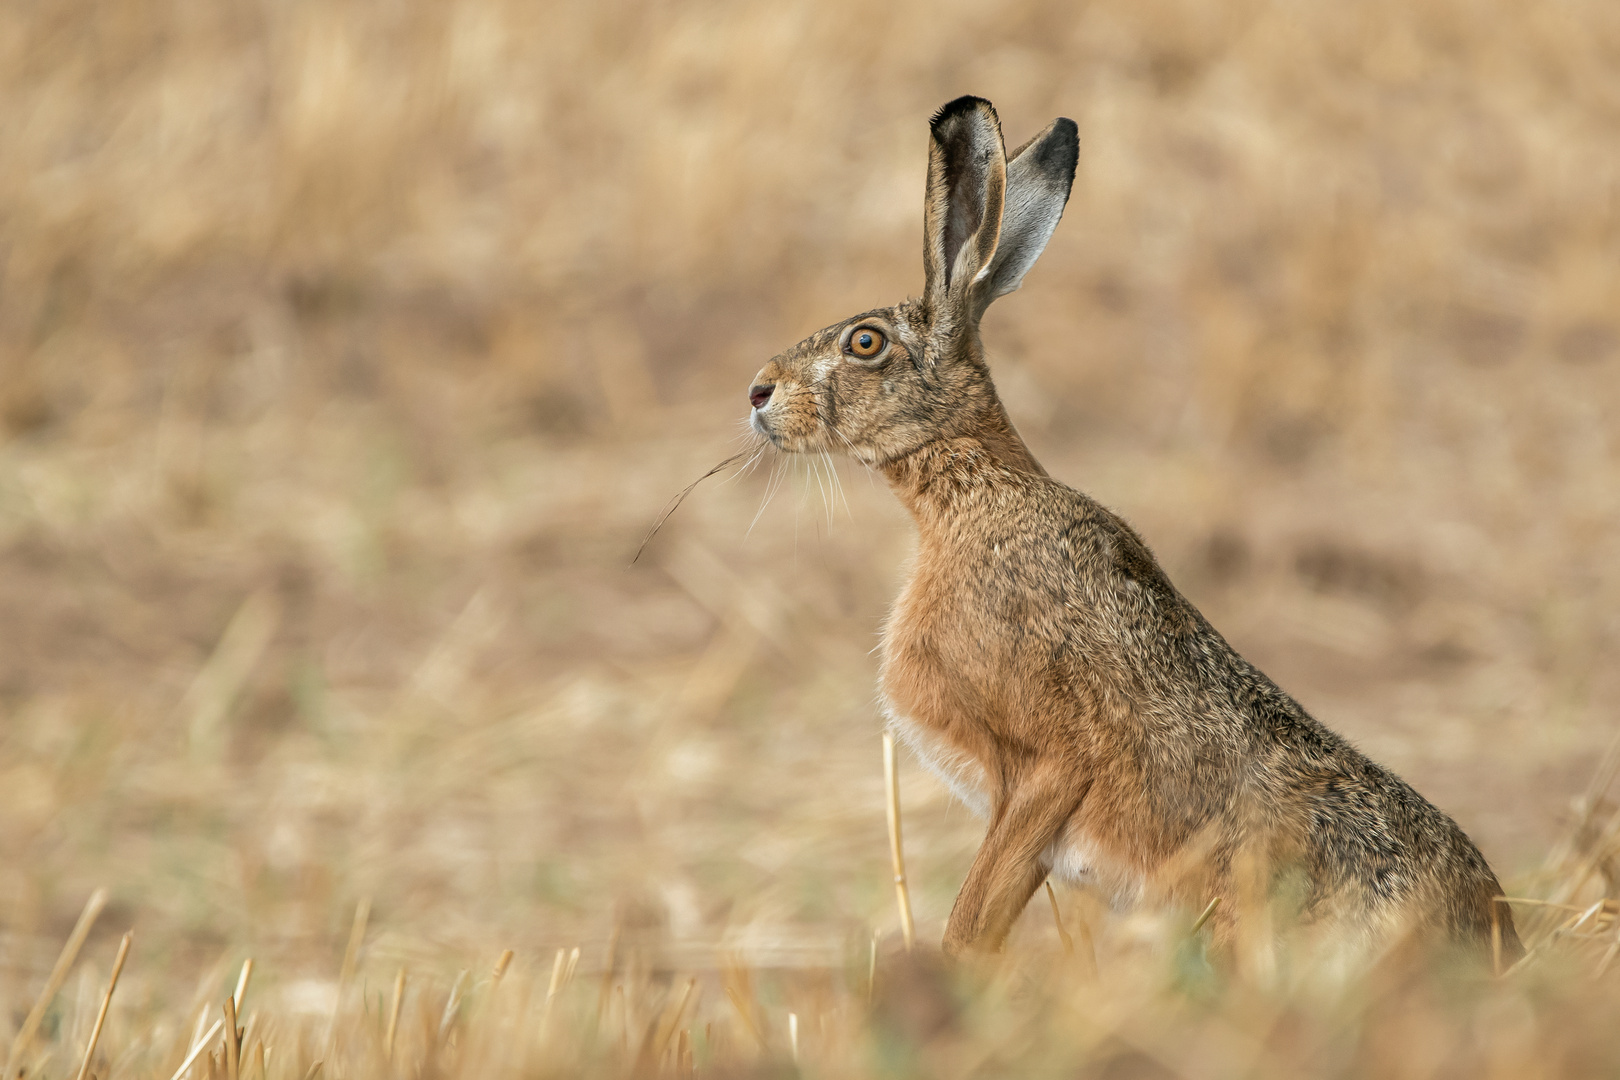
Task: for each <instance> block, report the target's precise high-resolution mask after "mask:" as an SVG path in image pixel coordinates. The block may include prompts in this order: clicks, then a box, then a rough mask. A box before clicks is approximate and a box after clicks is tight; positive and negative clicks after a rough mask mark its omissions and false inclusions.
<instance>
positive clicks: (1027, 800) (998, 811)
mask: <svg viewBox="0 0 1620 1080" xmlns="http://www.w3.org/2000/svg"><path fill="white" fill-rule="evenodd" d="M1084 794H1085V785H1084V783H1083V782H1082V781H1080V780H1079V778H1078V777H1076V776H1075V775H1074V772H1073V770H1072V769H1070V768H1065V767H1059V766H1047V767H1037V768H1036V769H1034V770H1032V771H1030V772H1028V773H1025V774H1023V775H1021V776H1020V777H1018V779H1017V781H1016V783H1015V785H1014V786H1013V787H1012V790H1011V792H1010V793H1009V794H1008V795H1007V797H1005V798H1004V799H1002V800H1001V801H1000V802H999V804H998V805H997V806H996V808H995V813H994V815H993V817H992V818H991V821H990V829H989V831H988V832H987V833H986V834H985V837H984V843H983V845H981V846H980V848H979V854H978V855H977V856H975V857H974V859H973V868H972V869H971V870H969V871H968V876H967V880H966V881H964V882H963V883H962V891H961V892H959V893H957V894H956V904H955V905H954V906H953V907H952V908H951V918H950V921H949V922H947V923H946V925H945V941H944V949H945V952H946V954H947V955H950V956H956V955H959V954H961V953H963V952H966V951H969V950H972V951H976V952H995V951H996V950H998V949H1000V948H1001V943H1002V942H1003V941H1004V940H1006V937H1007V932H1008V931H1009V930H1011V929H1012V924H1013V922H1014V921H1016V920H1017V918H1018V916H1019V913H1021V912H1022V911H1023V910H1024V905H1025V904H1027V903H1028V902H1029V898H1030V896H1031V895H1033V894H1034V892H1035V890H1036V889H1038V888H1040V885H1041V881H1042V880H1043V879H1044V878H1045V877H1046V872H1047V866H1046V864H1045V863H1044V862H1042V861H1041V854H1042V852H1044V851H1045V850H1046V849H1047V846H1048V845H1050V844H1051V842H1052V840H1053V839H1054V838H1055V837H1056V836H1057V834H1058V832H1059V830H1061V829H1062V828H1063V825H1064V823H1065V822H1067V821H1068V820H1069V818H1070V817H1071V816H1073V814H1074V812H1075V811H1076V810H1077V809H1079V806H1080V800H1081V798H1082V797H1083V796H1084Z"/></svg>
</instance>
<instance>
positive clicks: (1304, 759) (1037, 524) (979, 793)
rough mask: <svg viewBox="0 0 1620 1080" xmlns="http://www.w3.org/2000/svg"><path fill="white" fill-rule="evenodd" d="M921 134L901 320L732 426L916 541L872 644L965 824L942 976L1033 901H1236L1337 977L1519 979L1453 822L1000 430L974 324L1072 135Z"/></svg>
mask: <svg viewBox="0 0 1620 1080" xmlns="http://www.w3.org/2000/svg"><path fill="white" fill-rule="evenodd" d="M931 129H932V135H933V138H932V142H931V145H930V147H929V154H928V184H927V191H926V196H925V203H924V243H923V266H924V271H925V282H926V284H925V287H924V291H923V295H922V296H921V297H920V298H917V299H911V300H907V301H906V302H905V303H902V304H898V305H896V306H893V307H884V308H875V309H873V310H871V311H868V312H865V313H864V314H860V315H856V316H854V317H852V318H849V319H845V320H844V321H842V322H840V323H837V324H835V325H833V326H830V327H828V328H827V329H825V330H821V331H819V332H817V333H815V334H812V335H811V336H810V337H808V338H806V339H805V340H804V341H801V342H800V343H799V344H797V345H795V346H793V347H792V348H791V349H788V350H787V351H785V352H783V353H782V354H781V355H779V356H777V357H776V358H774V359H773V360H771V361H770V362H769V363H768V364H766V365H765V367H764V368H763V369H762V370H761V371H760V372H759V374H758V376H757V377H756V378H755V379H754V382H753V385H752V386H751V387H750V389H749V401H750V404H751V406H752V413H751V424H752V426H753V428H754V430H755V431H757V432H758V433H759V434H761V435H763V436H764V437H765V438H766V439H768V440H769V441H770V442H771V443H773V444H774V445H775V446H776V447H777V448H778V449H780V450H783V451H789V452H819V451H824V450H841V451H843V452H844V453H846V454H848V455H850V456H852V457H854V458H855V459H857V460H858V461H861V462H863V463H864V464H866V465H867V466H869V467H871V468H872V469H874V470H877V471H879V472H881V473H882V474H883V475H884V476H885V477H886V478H887V479H888V482H889V484H890V486H891V487H892V489H893V490H894V492H895V494H896V495H897V496H898V497H899V499H900V501H901V502H902V503H904V504H905V506H906V508H907V509H908V510H909V511H910V512H911V515H912V517H913V518H914V520H915V523H916V528H917V534H918V543H917V550H916V555H915V561H914V562H913V564H912V566H911V568H910V573H909V580H908V581H907V582H906V585H905V587H904V589H903V591H902V592H901V594H900V597H899V600H898V601H897V602H896V604H895V606H894V608H893V610H892V612H891V614H890V617H889V619H888V621H887V625H886V627H885V629H884V633H883V645H882V664H881V687H882V697H883V701H884V704H885V709H886V713H887V716H888V722H889V723H890V725H891V726H892V729H893V730H894V731H895V733H896V734H897V735H898V736H899V737H900V739H901V740H902V741H903V742H905V743H906V744H908V745H909V746H910V747H911V748H912V749H913V750H914V751H915V752H916V753H917V755H918V756H919V757H920V758H921V759H922V760H923V762H924V763H925V764H927V765H928V766H929V767H930V768H932V769H933V770H934V771H935V772H936V773H937V774H938V775H939V776H940V777H941V778H942V779H943V780H944V781H945V782H946V783H947V784H949V785H950V787H952V788H953V789H954V791H955V792H956V794H957V795H958V797H960V798H961V800H962V801H963V802H965V803H966V804H967V805H968V806H969V807H970V808H972V809H973V810H974V811H975V812H977V813H978V814H979V815H980V816H982V817H983V818H985V819H986V820H987V821H988V831H987V833H986V836H985V839H984V843H983V846H982V847H980V849H979V852H978V855H977V856H976V857H975V859H974V861H973V866H972V869H971V870H970V871H969V873H968V876H967V880H966V882H965V883H964V884H963V886H962V889H961V892H960V893H959V894H958V896H957V898H956V903H955V905H954V907H953V908H952V911H951V915H950V919H949V922H948V924H947V927H946V931H945V938H944V949H945V951H946V953H947V954H950V955H957V954H960V953H963V952H993V951H996V950H998V949H999V948H1000V947H1001V945H1002V943H1003V941H1004V939H1005V938H1006V935H1007V933H1008V931H1009V929H1010V928H1011V926H1012V923H1013V921H1014V920H1015V919H1016V918H1017V917H1018V915H1019V913H1020V912H1021V911H1022V910H1023V908H1024V905H1025V904H1026V902H1027V901H1028V900H1029V898H1030V896H1031V894H1032V893H1033V892H1034V891H1035V889H1037V888H1038V887H1039V886H1040V884H1041V882H1042V881H1043V880H1044V879H1045V878H1046V877H1047V876H1048V875H1049V874H1052V875H1055V876H1057V877H1059V878H1060V879H1063V880H1067V881H1070V882H1073V883H1083V884H1089V885H1091V886H1094V887H1097V888H1099V889H1101V890H1103V891H1104V892H1105V893H1107V894H1109V895H1111V896H1112V898H1114V900H1115V901H1116V902H1133V903H1134V902H1151V903H1156V904H1159V905H1179V906H1182V907H1201V906H1203V905H1204V903H1205V902H1206V901H1207V900H1208V899H1209V898H1210V897H1212V896H1223V897H1228V898H1233V899H1234V900H1235V899H1241V897H1242V895H1243V892H1244V889H1245V887H1246V886H1245V882H1246V881H1251V882H1252V881H1253V880H1259V881H1260V882H1261V885H1260V888H1261V890H1262V891H1261V893H1260V895H1262V896H1266V895H1269V896H1270V897H1271V898H1272V900H1273V901H1275V900H1276V898H1277V897H1278V896H1279V895H1281V894H1285V893H1286V894H1289V895H1290V896H1291V898H1292V900H1293V901H1294V903H1295V905H1296V906H1295V909H1294V914H1295V915H1296V916H1297V918H1298V919H1299V920H1300V921H1301V922H1302V923H1303V924H1305V925H1307V926H1311V927H1317V928H1321V929H1322V931H1323V932H1325V933H1329V934H1332V935H1334V936H1335V937H1337V938H1338V939H1340V940H1345V941H1350V942H1354V943H1357V944H1356V946H1355V947H1357V948H1361V949H1363V950H1376V949H1378V948H1380V947H1383V946H1385V945H1389V944H1392V943H1394V942H1395V941H1397V940H1402V939H1405V938H1407V937H1408V936H1409V935H1415V936H1416V937H1417V938H1418V939H1419V940H1428V941H1436V942H1442V943H1451V944H1457V945H1462V946H1463V947H1465V948H1466V949H1469V950H1473V951H1477V950H1479V949H1480V948H1481V947H1483V948H1486V949H1489V948H1491V947H1492V946H1493V945H1494V948H1495V952H1496V955H1497V959H1498V963H1500V961H1501V959H1502V957H1503V956H1504V954H1505V955H1506V956H1507V957H1509V958H1511V957H1513V956H1516V955H1518V953H1519V952H1520V947H1519V942H1518V938H1517V936H1516V934H1515V932H1514V929H1513V922H1512V917H1511V914H1510V912H1509V911H1508V909H1507V907H1506V905H1505V904H1502V903H1500V902H1497V901H1496V899H1495V898H1496V897H1498V896H1499V895H1500V894H1501V889H1500V887H1499V886H1498V885H1497V882H1496V878H1495V877H1494V876H1493V875H1492V873H1491V870H1490V868H1489V867H1488V866H1487V865H1486V863H1485V859H1484V858H1483V857H1482V856H1481V855H1480V853H1479V850H1478V849H1477V848H1476V847H1475V846H1474V844H1473V843H1472V842H1471V841H1470V840H1469V839H1468V837H1467V836H1466V835H1464V833H1463V831H1462V830H1461V829H1460V828H1458V826H1457V825H1456V823H1455V822H1453V821H1452V820H1451V819H1450V818H1449V817H1447V816H1446V815H1445V814H1444V813H1442V812H1441V811H1440V810H1438V809H1436V808H1435V807H1434V806H1433V805H1431V804H1430V803H1429V802H1427V801H1425V800H1424V798H1423V797H1422V796H1421V795H1419V794H1418V793H1417V792H1416V791H1414V790H1413V789H1412V788H1411V787H1409V786H1407V784H1405V783H1404V782H1403V781H1401V780H1400V778H1399V777H1397V776H1395V775H1394V774H1393V773H1391V772H1390V771H1388V770H1387V769H1384V768H1381V767H1380V766H1378V765H1376V764H1374V763H1373V762H1371V761H1369V760H1368V759H1367V758H1365V757H1364V756H1362V755H1361V754H1360V753H1359V752H1358V751H1357V750H1356V749H1355V748H1354V747H1352V746H1351V745H1350V744H1349V743H1348V742H1346V741H1345V740H1344V739H1342V738H1340V737H1339V736H1338V735H1336V734H1334V733H1333V732H1331V731H1329V730H1328V729H1327V728H1326V727H1324V726H1323V725H1322V724H1320V723H1318V722H1317V721H1316V720H1314V719H1313V718H1312V717H1311V716H1310V715H1309V714H1307V713H1306V712H1305V710H1304V709H1302V708H1301V707H1300V706H1299V705H1298V704H1297V703H1296V702H1295V701H1294V700H1293V699H1292V698H1291V697H1289V696H1288V695H1287V694H1286V693H1284V692H1283V691H1282V690H1280V689H1279V688H1278V687H1277V686H1276V685H1275V684H1274V683H1272V682H1271V680H1269V679H1268V678H1266V676H1265V675H1263V674H1261V673H1260V672H1259V671H1258V670H1256V669H1255V667H1254V666H1253V665H1251V664H1250V663H1249V662H1248V661H1246V660H1244V659H1243V657H1241V656H1239V655H1238V654H1237V652H1236V651H1235V650H1234V649H1233V648H1232V647H1231V646H1230V645H1228V644H1227V643H1226V641H1225V639H1223V638H1222V637H1221V635H1220V634H1219V633H1217V632H1216V630H1215V629H1214V628H1213V627H1212V626H1211V625H1210V624H1209V623H1208V622H1206V621H1205V619H1204V617H1203V616H1202V615H1201V614H1200V613H1199V612H1198V610H1197V609H1196V608H1194V607H1193V605H1192V604H1191V603H1189V602H1188V601H1187V600H1186V598H1185V597H1183V596H1182V595H1181V594H1180V593H1179V592H1177V591H1176V589H1175V587H1174V586H1173V585H1171V583H1170V580H1169V579H1168V578H1167V577H1166V576H1165V573H1164V571H1163V570H1162V569H1160V567H1159V564H1158V562H1157V561H1156V560H1155V559H1154V557H1153V555H1152V553H1151V552H1150V551H1149V550H1148V548H1147V545H1146V544H1144V543H1143V542H1142V539H1141V538H1140V537H1139V536H1137V534H1136V533H1135V532H1134V531H1133V530H1132V529H1131V527H1130V526H1129V525H1127V524H1126V523H1125V522H1124V521H1123V520H1121V519H1120V518H1119V517H1118V516H1116V515H1115V514H1113V513H1111V512H1109V511H1108V510H1106V509H1104V508H1103V507H1102V506H1100V505H1099V504H1098V503H1096V502H1095V501H1093V500H1092V499H1090V498H1088V497H1087V496H1085V495H1083V494H1081V493H1080V492H1078V491H1075V490H1074V489H1072V488H1069V487H1067V486H1065V485H1064V484H1062V483H1059V482H1058V481H1057V480H1054V479H1052V478H1051V477H1050V476H1049V475H1048V474H1047V472H1046V470H1045V469H1043V468H1042V467H1041V466H1040V464H1039V463H1038V462H1037V461H1036V460H1035V458H1034V457H1033V456H1031V454H1030V452H1029V449H1028V448H1027V447H1026V446H1025V445H1024V442H1023V440H1022V439H1021V438H1020V437H1019V435H1018V432H1017V431H1016V430H1015V429H1014V427H1013V425H1012V422H1011V421H1010V420H1009V419H1008V417H1007V413H1006V411H1005V410H1004V409H1003V408H1002V404H1001V402H1000V400H999V399H998V398H997V395H996V390H995V387H994V385H993V384H992V382H991V379H990V373H989V371H988V370H987V369H986V366H985V359H984V350H983V347H982V345H981V343H980V340H979V320H980V317H981V316H982V315H983V314H984V312H985V309H986V308H987V307H988V306H989V304H990V302H991V301H992V300H994V299H996V298H997V297H999V296H1002V295H1005V294H1006V293H1009V292H1012V291H1013V290H1014V289H1017V288H1018V287H1019V284H1020V283H1021V281H1022V279H1023V277H1024V275H1025V273H1026V272H1028V270H1029V268H1030V267H1031V266H1032V265H1033V264H1034V262H1035V260H1036V258H1037V257H1038V256H1039V255H1040V253H1041V251H1042V250H1043V249H1044V248H1045V247H1046V243H1047V240H1048V239H1049V238H1050V237H1051V235H1052V232H1053V230H1054V229H1055V228H1056V227H1057V223H1058V219H1059V218H1060V217H1061V216H1062V215H1063V208H1064V206H1065V204H1066V203H1067V202H1068V198H1069V189H1070V187H1071V185H1072V184H1073V181H1074V171H1075V163H1076V160H1077V156H1078V152H1079V141H1078V129H1077V127H1076V125H1075V123H1074V122H1073V121H1072V120H1068V119H1061V118H1060V119H1057V120H1054V121H1053V122H1052V123H1051V124H1050V125H1048V126H1047V128H1046V129H1045V130H1044V131H1042V132H1041V133H1040V134H1038V135H1036V136H1035V137H1034V138H1033V139H1031V140H1030V141H1029V142H1027V143H1025V144H1024V145H1023V146H1021V147H1019V148H1018V149H1017V150H1015V151H1014V152H1013V153H1011V154H1008V153H1006V150H1005V146H1004V144H1003V142H1002V136H1001V126H1000V121H999V120H998V118H997V116H996V112H995V109H994V108H993V107H992V106H991V104H990V102H988V101H986V100H984V99H982V98H977V97H961V98H958V99H956V100H955V101H952V102H950V103H949V104H947V105H945V106H944V107H943V108H941V109H940V110H939V112H938V114H936V115H935V116H934V118H933V120H932V123H931ZM1254 867H1260V868H1261V870H1260V872H1259V873H1258V875H1257V874H1256V873H1254V872H1252V870H1253V868H1254ZM1284 882H1292V883H1293V888H1292V891H1291V892H1290V891H1289V890H1288V889H1284V888H1281V887H1280V885H1279V883H1284ZM1241 907H1242V905H1241V904H1239V903H1235V902H1232V903H1228V904H1225V905H1222V906H1221V907H1220V908H1218V909H1217V913H1216V918H1215V921H1214V923H1213V924H1212V925H1213V926H1214V930H1213V933H1214V934H1215V937H1216V942H1217V945H1220V944H1222V943H1225V944H1227V945H1230V944H1231V943H1232V942H1233V941H1235V940H1236V936H1235V935H1236V933H1237V922H1238V921H1239V920H1240V919H1241V917H1242V916H1241V915H1240V914H1239V913H1238V909H1240V908H1241Z"/></svg>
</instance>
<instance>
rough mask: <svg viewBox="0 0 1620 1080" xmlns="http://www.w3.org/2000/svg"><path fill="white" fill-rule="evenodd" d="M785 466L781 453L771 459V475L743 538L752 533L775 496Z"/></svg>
mask: <svg viewBox="0 0 1620 1080" xmlns="http://www.w3.org/2000/svg"><path fill="white" fill-rule="evenodd" d="M786 467H787V462H786V459H785V458H784V457H783V456H782V455H780V454H779V455H777V456H776V457H774V458H772V459H771V475H770V478H769V479H767V480H766V481H765V495H764V497H762V498H761V499H760V500H759V509H758V510H756V511H754V520H753V521H750V522H749V523H748V529H747V531H746V532H744V533H743V536H744V538H747V537H749V536H752V535H753V532H754V526H755V525H758V524H759V519H760V518H761V517H762V516H763V515H764V513H765V508H766V507H767V506H769V505H771V500H772V499H773V498H775V497H776V489H777V487H779V486H780V484H781V479H780V478H781V475H782V473H783V472H784V471H785V470H786Z"/></svg>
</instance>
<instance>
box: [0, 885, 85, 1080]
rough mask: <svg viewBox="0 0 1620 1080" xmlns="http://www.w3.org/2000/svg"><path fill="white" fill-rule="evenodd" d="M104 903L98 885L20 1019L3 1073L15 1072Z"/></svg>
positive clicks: (13, 1074)
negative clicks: (43, 983) (40, 988)
mask: <svg viewBox="0 0 1620 1080" xmlns="http://www.w3.org/2000/svg"><path fill="white" fill-rule="evenodd" d="M106 906H107V890H106V889H97V890H96V891H95V892H93V893H91V894H90V899H89V900H87V901H85V905H84V910H83V911H81V912H80V913H79V921H78V922H76V923H74V924H73V932H72V933H70V934H69V935H68V939H67V941H66V942H64V943H63V945H62V951H61V953H59V954H58V955H57V957H56V966H55V967H53V968H51V973H50V975H49V976H48V977H47V978H46V980H45V988H44V989H43V990H41V991H40V993H39V997H38V998H36V999H35V1000H34V1007H33V1008H32V1009H30V1010H28V1016H27V1018H26V1019H24V1020H23V1024H22V1027H20V1028H18V1029H17V1037H16V1038H14V1039H12V1040H11V1051H10V1052H9V1053H8V1054H7V1055H6V1071H5V1075H6V1076H15V1075H16V1073H15V1069H16V1067H17V1065H18V1063H19V1061H20V1059H21V1057H22V1055H23V1052H24V1051H25V1050H27V1049H28V1044H29V1043H30V1042H32V1041H33V1039H34V1034H35V1033H36V1032H38V1031H39V1024H40V1021H41V1020H43V1019H44V1018H45V1010H46V1009H48V1008H50V1004H51V1001H52V1000H53V999H54V998H55V997H56V993H57V991H58V990H60V989H62V983H63V982H64V981H65V980H66V979H67V973H68V971H69V970H70V969H71V968H72V967H73V961H75V960H77V959H78V957H79V950H80V949H81V948H83V947H84V939H85V938H86V937H88V936H89V934H90V928H91V927H92V926H94V925H95V923H96V917H97V916H98V915H100V914H101V909H102V908H104V907H106Z"/></svg>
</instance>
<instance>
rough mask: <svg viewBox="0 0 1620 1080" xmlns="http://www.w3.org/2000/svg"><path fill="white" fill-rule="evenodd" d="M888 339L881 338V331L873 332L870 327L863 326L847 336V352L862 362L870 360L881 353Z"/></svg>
mask: <svg viewBox="0 0 1620 1080" xmlns="http://www.w3.org/2000/svg"><path fill="white" fill-rule="evenodd" d="M888 343H889V339H888V338H886V337H884V336H883V331H881V330H874V329H872V328H871V327H870V326H863V327H861V328H860V329H859V330H856V331H855V332H854V333H853V334H851V335H849V346H848V348H849V352H850V355H852V356H858V357H860V358H861V359H863V360H870V359H871V358H872V357H874V356H876V355H877V354H878V353H880V352H882V351H883V346H885V345H887V344H888Z"/></svg>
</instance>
